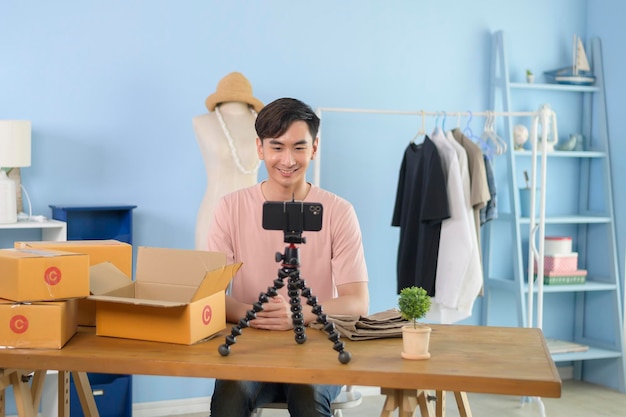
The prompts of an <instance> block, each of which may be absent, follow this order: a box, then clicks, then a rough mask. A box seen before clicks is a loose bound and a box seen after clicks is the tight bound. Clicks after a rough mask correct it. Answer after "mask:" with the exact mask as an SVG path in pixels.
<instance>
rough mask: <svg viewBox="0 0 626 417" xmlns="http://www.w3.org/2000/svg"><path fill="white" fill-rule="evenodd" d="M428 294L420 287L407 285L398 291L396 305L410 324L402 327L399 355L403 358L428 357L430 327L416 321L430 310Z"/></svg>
mask: <svg viewBox="0 0 626 417" xmlns="http://www.w3.org/2000/svg"><path fill="white" fill-rule="evenodd" d="M430 305H431V300H430V296H429V295H428V293H427V292H426V290H425V289H423V288H422V287H407V288H404V289H402V290H401V291H400V298H399V299H398V307H399V308H400V315H401V316H402V318H403V319H405V320H409V321H411V324H408V325H405V326H403V327H402V347H403V351H402V353H401V356H402V357H403V358H405V359H428V358H430V353H429V352H428V344H429V342H430V331H431V328H430V327H428V326H425V325H423V324H421V323H418V320H419V319H421V318H423V317H424V316H426V313H428V310H430Z"/></svg>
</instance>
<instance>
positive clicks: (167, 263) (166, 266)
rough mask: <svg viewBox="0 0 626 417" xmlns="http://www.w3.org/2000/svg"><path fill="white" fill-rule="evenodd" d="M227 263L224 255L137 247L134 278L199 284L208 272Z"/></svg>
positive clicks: (158, 281) (147, 280) (148, 280)
mask: <svg viewBox="0 0 626 417" xmlns="http://www.w3.org/2000/svg"><path fill="white" fill-rule="evenodd" d="M224 265H226V254H224V253H219V252H206V251H197V250H187V249H167V248H153V247H145V246H140V247H139V248H138V251H137V271H136V274H135V281H141V282H157V283H163V284H167V283H172V282H178V283H180V284H181V285H190V286H194V287H198V286H200V284H201V283H202V280H203V279H204V277H205V275H206V273H207V271H212V270H214V269H216V268H220V267H223V266H224Z"/></svg>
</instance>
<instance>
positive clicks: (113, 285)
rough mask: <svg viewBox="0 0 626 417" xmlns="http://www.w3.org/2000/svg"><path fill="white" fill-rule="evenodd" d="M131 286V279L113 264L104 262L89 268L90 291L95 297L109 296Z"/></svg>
mask: <svg viewBox="0 0 626 417" xmlns="http://www.w3.org/2000/svg"><path fill="white" fill-rule="evenodd" d="M130 284H132V281H131V279H130V278H129V277H127V276H126V275H124V273H123V272H122V271H120V270H119V269H118V268H117V267H116V266H115V265H113V264H112V263H111V262H103V263H101V264H97V265H93V266H91V267H90V268H89V290H90V292H91V293H92V294H94V295H102V294H107V293H109V292H111V291H113V290H116V289H118V288H122V287H125V286H127V285H130Z"/></svg>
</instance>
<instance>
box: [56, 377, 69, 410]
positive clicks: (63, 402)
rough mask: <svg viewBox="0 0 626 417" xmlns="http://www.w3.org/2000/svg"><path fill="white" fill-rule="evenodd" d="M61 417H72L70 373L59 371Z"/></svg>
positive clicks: (58, 390) (58, 393)
mask: <svg viewBox="0 0 626 417" xmlns="http://www.w3.org/2000/svg"><path fill="white" fill-rule="evenodd" d="M57 395H58V396H59V397H58V401H57V403H58V406H59V414H58V416H59V417H70V372H69V371H59V373H58V375H57Z"/></svg>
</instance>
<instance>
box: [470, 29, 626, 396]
mask: <svg viewBox="0 0 626 417" xmlns="http://www.w3.org/2000/svg"><path fill="white" fill-rule="evenodd" d="M589 46H590V49H589V51H590V52H591V65H592V70H593V72H594V75H595V76H596V82H595V84H594V85H592V86H580V85H559V84H542V83H537V84H526V83H519V82H511V79H510V76H509V68H508V62H507V50H506V45H505V39H504V33H503V32H502V31H499V32H496V33H494V35H493V37H492V57H491V84H490V108H492V109H494V110H502V111H506V112H515V111H532V110H536V109H537V108H538V107H539V106H538V105H541V104H543V103H550V104H551V108H552V109H553V110H554V111H555V112H556V114H557V117H558V120H559V126H558V130H559V131H560V132H561V133H565V137H567V134H568V133H574V132H580V133H582V135H583V137H584V138H585V141H584V144H583V150H580V151H579V150H576V151H552V152H546V155H545V158H547V159H546V161H547V172H546V175H545V177H546V178H544V179H543V180H544V181H545V187H544V188H545V189H544V190H540V191H541V192H543V193H545V196H546V200H545V201H546V208H545V221H544V223H543V224H540V225H539V226H541V227H545V231H546V236H549V235H556V236H558V235H569V236H571V237H572V241H573V250H574V251H575V252H577V253H578V266H579V268H581V269H586V270H587V271H588V276H587V280H586V283H585V284H583V285H552V286H544V287H543V293H544V294H545V297H544V299H543V303H542V305H541V306H542V308H543V310H544V311H545V314H544V315H543V322H542V323H540V325H541V326H542V329H543V331H544V334H545V336H546V338H548V339H554V340H555V341H557V342H565V343H566V344H567V343H574V344H578V345H583V346H585V347H587V349H586V350H582V351H575V350H576V349H572V351H570V352H558V353H557V350H556V349H555V350H554V351H553V354H552V358H553V359H554V361H555V362H556V363H557V365H570V364H571V365H572V367H573V371H574V377H575V378H576V379H581V380H585V381H588V382H591V383H595V384H600V385H605V386H608V387H610V388H613V389H615V390H618V391H621V392H626V370H625V367H626V366H625V362H624V328H623V320H624V318H623V310H622V306H621V292H620V277H619V268H618V257H617V245H616V234H615V216H614V211H613V197H612V183H611V167H610V159H611V158H610V152H609V137H608V127H607V111H606V100H605V85H604V77H603V68H602V50H601V44H600V40H599V39H597V38H595V39H592V40H591V43H590V45H589ZM530 103H532V104H530ZM533 105H536V106H537V107H534V108H529V106H533ZM522 106H526V107H525V108H524V107H522ZM566 115H567V116H572V117H565V116H566ZM561 122H563V124H564V125H561ZM513 125H514V121H512V120H511V119H510V118H509V119H507V120H505V121H504V122H503V133H504V136H503V138H505V140H507V141H508V143H509V144H510V146H509V151H508V152H507V153H506V154H505V155H502V156H501V157H499V158H498V160H497V161H496V163H495V164H494V166H495V168H496V170H495V175H496V182H498V184H499V191H498V193H499V194H498V201H499V203H498V204H499V207H500V209H499V216H498V219H497V220H495V221H493V222H490V223H487V224H486V225H485V226H486V227H485V230H484V234H483V236H484V238H483V244H484V245H483V265H484V268H485V298H484V302H483V311H482V322H483V324H484V325H488V324H491V321H497V320H498V319H499V317H490V309H491V305H492V304H493V303H497V302H502V301H501V299H502V298H504V297H505V295H507V294H508V295H510V294H513V297H514V299H515V303H514V307H515V313H516V318H517V325H518V326H520V327H524V326H533V327H535V326H536V323H532V322H531V323H529V321H531V320H530V319H529V314H528V313H529V312H528V311H527V297H528V294H529V286H528V279H529V277H532V274H530V273H529V272H528V271H527V270H525V269H527V268H526V266H527V265H528V264H529V263H528V256H529V255H528V250H527V248H528V240H529V239H531V237H530V236H533V235H532V232H531V231H530V230H529V229H530V225H531V221H530V219H529V218H528V217H523V216H522V215H521V210H520V201H519V195H518V193H517V190H518V189H519V188H522V186H523V185H524V183H525V180H524V178H523V175H522V174H523V172H524V171H525V170H527V167H528V166H530V165H532V158H533V156H532V153H531V152H529V151H525V150H514V146H513V145H514V142H513V134H512V133H513ZM542 157H543V156H542V155H541V154H539V155H538V156H537V158H538V160H541V159H542ZM528 172H530V170H529V171H528ZM539 179H540V173H539V174H538V181H537V183H539ZM500 190H502V192H500ZM557 196H558V198H555V197H557ZM535 244H536V246H537V247H539V244H538V242H535ZM539 256H543V254H542V253H540V254H539ZM502 257H505V258H506V259H510V260H511V262H510V263H508V266H507V267H499V266H498V265H496V264H495V263H494V262H492V261H493V259H502ZM539 259H541V258H539ZM490 260H491V261H490ZM500 264H502V263H501V262H500ZM496 267H499V268H500V269H498V270H496ZM530 279H532V278H530ZM534 286H535V288H534V291H536V283H535V285H534ZM533 293H534V292H533ZM535 299H536V300H537V303H539V300H538V298H537V297H535ZM507 300H508V298H507ZM535 307H536V305H535ZM544 307H545V308H544ZM531 313H532V312H531ZM549 347H550V344H549Z"/></svg>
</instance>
